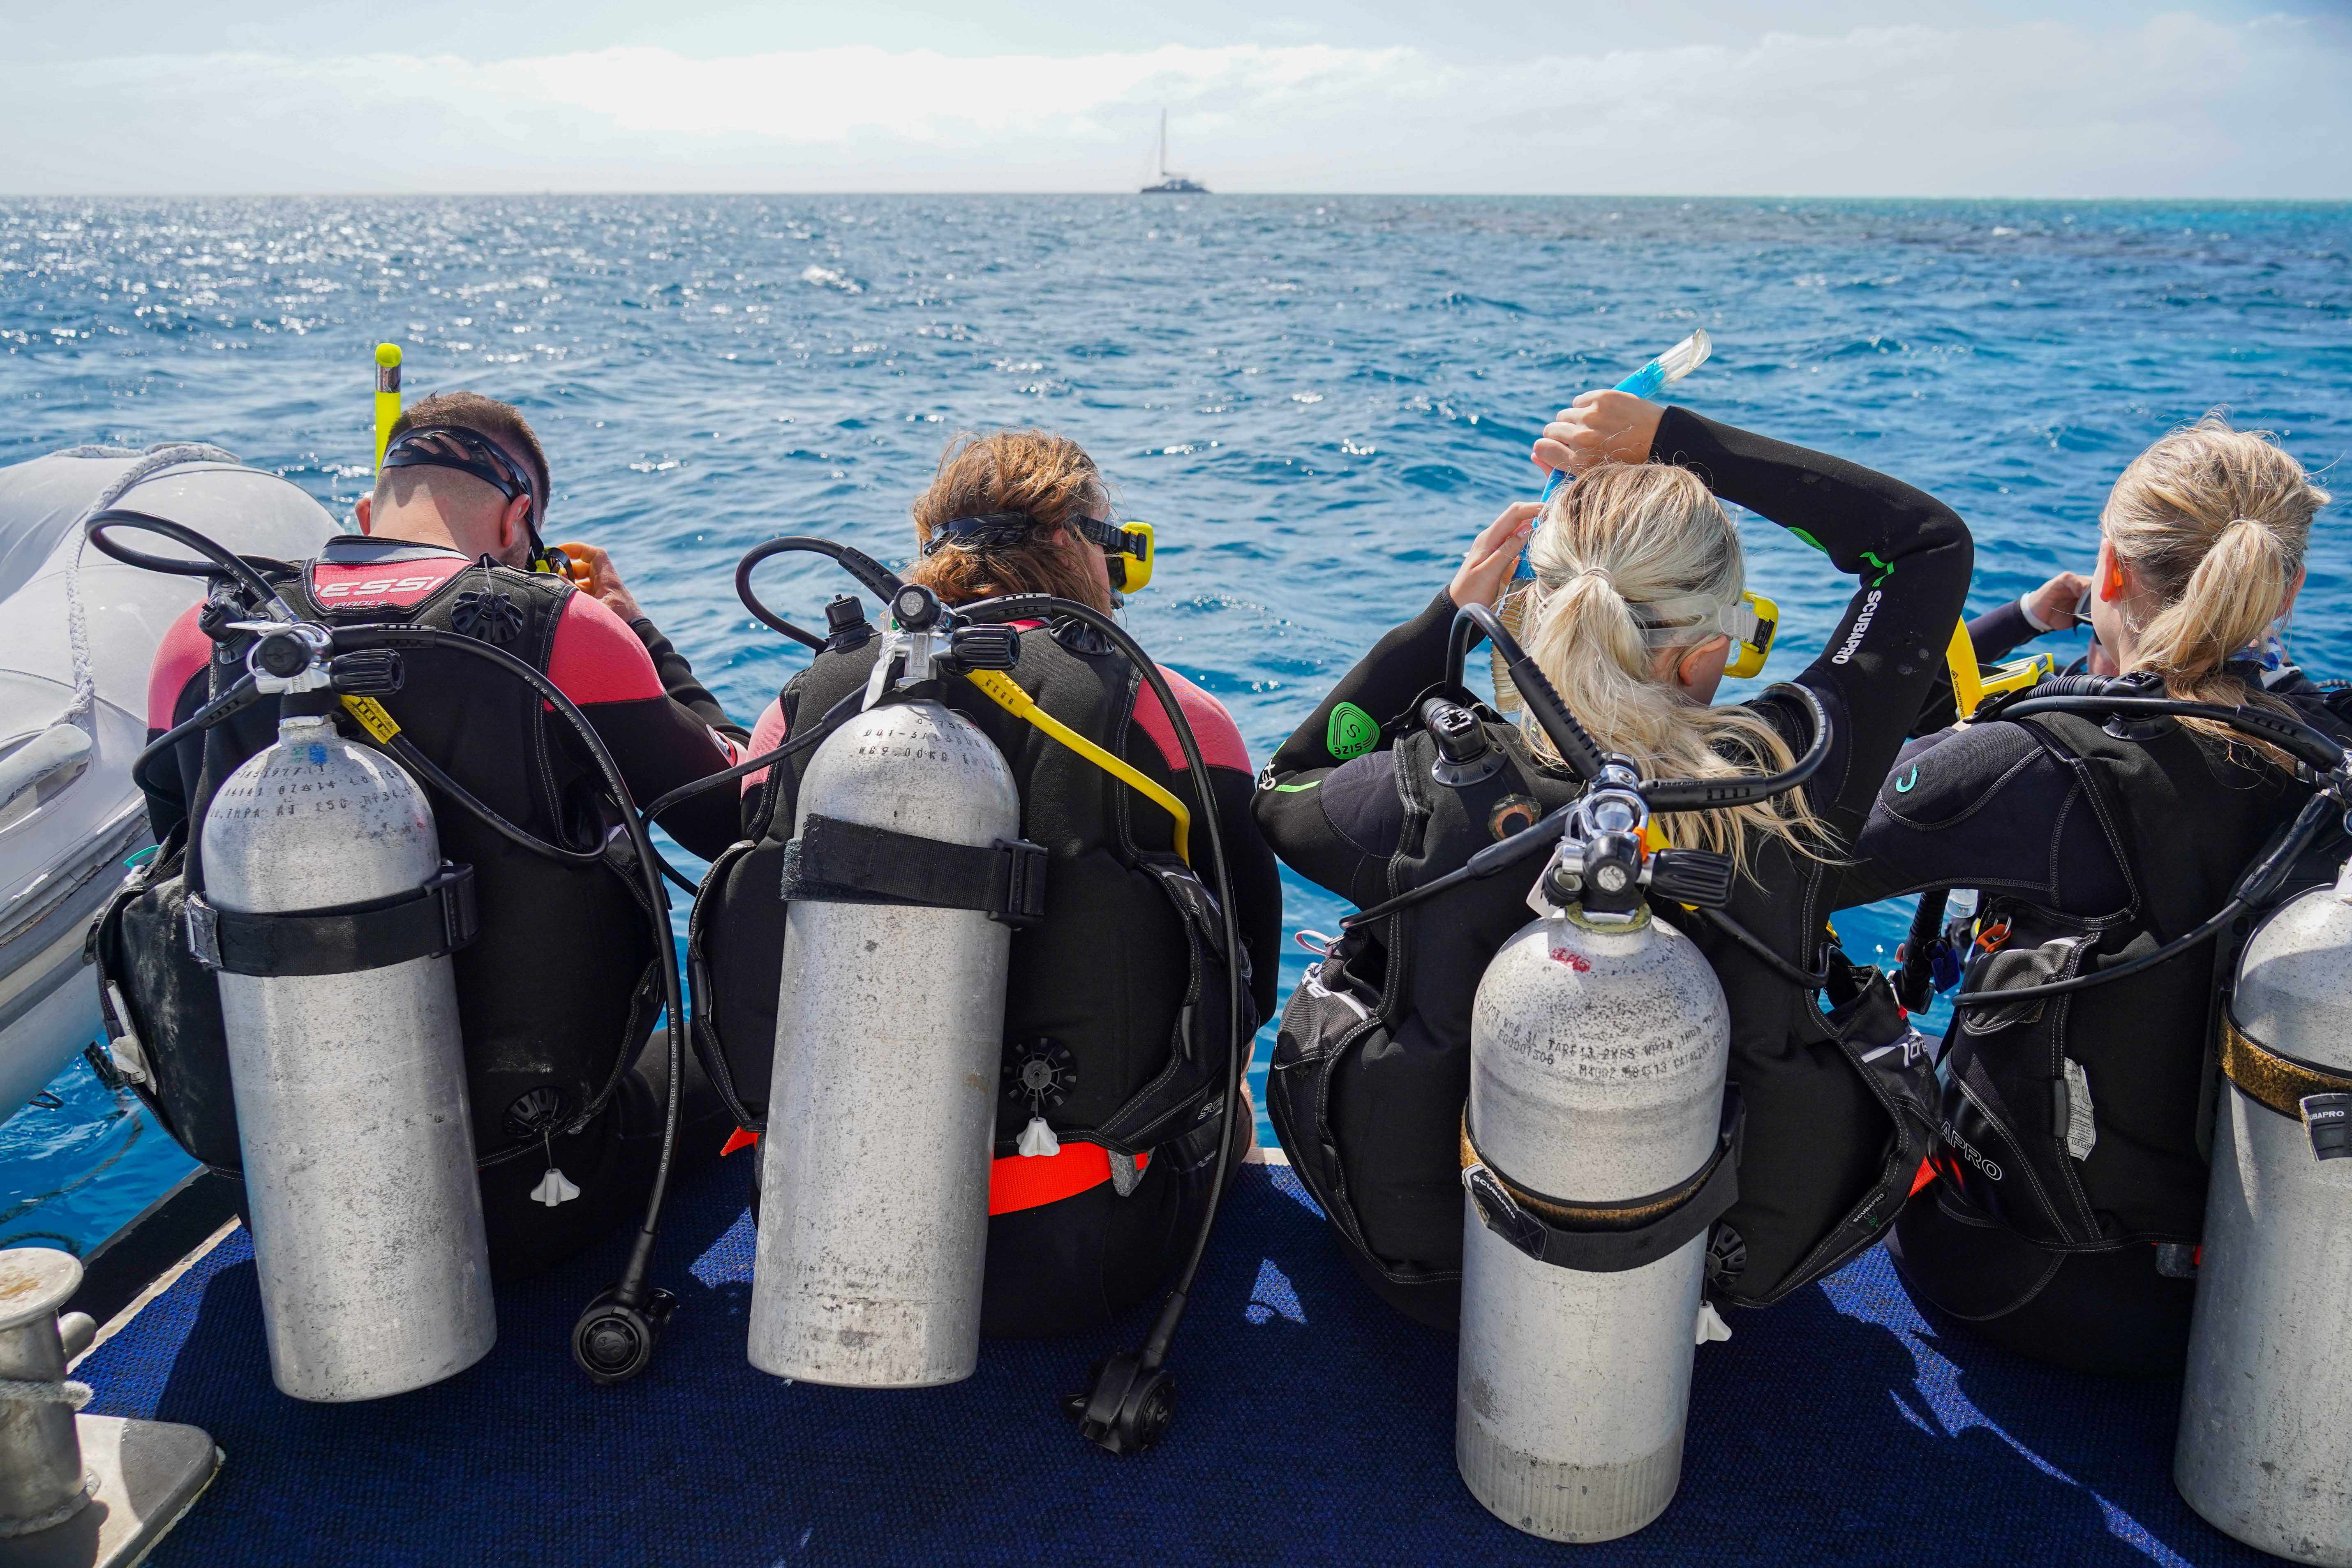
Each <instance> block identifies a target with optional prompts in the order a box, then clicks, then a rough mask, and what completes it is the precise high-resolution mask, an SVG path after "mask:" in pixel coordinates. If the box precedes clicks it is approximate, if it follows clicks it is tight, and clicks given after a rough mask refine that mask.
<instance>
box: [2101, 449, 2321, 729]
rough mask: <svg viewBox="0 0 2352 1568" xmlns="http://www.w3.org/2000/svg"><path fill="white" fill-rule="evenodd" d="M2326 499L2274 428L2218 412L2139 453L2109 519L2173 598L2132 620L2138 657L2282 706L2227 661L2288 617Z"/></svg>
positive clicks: (2215, 687) (2119, 541) (2193, 695)
mask: <svg viewBox="0 0 2352 1568" xmlns="http://www.w3.org/2000/svg"><path fill="white" fill-rule="evenodd" d="M2328 499H2329V498H2328V494H2327V492H2326V490H2323V489H2320V488H2319V487H2318V486H2316V485H2315V484H2313V483H2312V482H2311V476H2310V475H2308V474H2306V473H2305V472H2304V468H2303V465H2302V464H2301V463H2298V462H2296V461H2295V460H2294V458H2291V457H2289V456H2288V455H2287V454H2286V453H2284V452H2283V451H2281V450H2280V449H2279V448H2278V447H2277V445H2276V444H2275V442H2274V440H2273V437H2271V435H2270V433H2269V432H2267V431H2262V430H2238V429H2233V428H2231V425H2230V422H2229V421H2228V420H2227V419H2224V418H2223V417H2221V415H2219V414H2218V413H2217V414H2209V415H2207V416H2205V417H2204V418H2202V419H2200V420H2199V421H2198V422H2197V423H2196V424H2194V425H2191V426H2188V427H2187V428H2185V429H2180V430H2175V431H2174V432H2172V434H2170V435H2169V436H2167V437H2164V438H2163V439H2162V440H2159V441H2158V442H2157V443H2156V444H2155V445H2154V446H2152V447H2149V448H2148V449H2147V451H2145V452H2142V453H2141V454H2140V455H2139V456H2138V457H2137V458H2134V459H2132V464H2131V467H2129V468H2126V469H2125V470H2124V472H2123V477H2122V478H2121V479H2117V480H2116V488H2115V490H2114V492H2113V493H2112V494H2110V495H2109V496H2108V498H2107V505H2106V510H2105V511H2104V512H2102V513H2101V514H2100V518H2099V522H2100V526H2101V527H2102V528H2103V529H2104V530H2105V532H2106V536H2107V540H2108V542H2109V543H2110V544H2112V545H2113V546H2114V547H2115V552H2116V556H2117V557H2118V558H2120V559H2121V560H2122V561H2123V562H2124V563H2125V564H2126V565H2128V566H2129V567H2130V568H2131V569H2132V570H2133V572H2135V573H2136V574H2138V576H2139V577H2140V579H2141V581H2142V582H2144V583H2145V584H2147V588H2148V591H2149V592H2150V593H2152V594H2154V595H2156V596H2157V597H2158V599H2160V600H2162V601H2163V605H2164V607H2163V608H2162V609H2161V610H2158V612H2157V613H2156V614H2155V615H2153V616H2149V617H2148V621H2147V625H2146V626H2137V627H2134V628H2133V630H2134V633H2135V638H2134V643H2133V647H2132V658H2131V667H2132V668H2133V669H2136V670H2142V669H2144V670H2153V671H2154V672H2156V673H2157V674H2158V675H2161V676H2162V677H2163V678H2164V688H2165V690H2166V691H2167V692H2168V693H2169V694H2170V695H2172V696H2174V697H2178V698H2183V699H2186V700H2191V701H2198V702H2218V703H2223V704H2227V705H2229V706H2232V707H2234V706H2237V705H2239V704H2241V703H2244V702H2247V701H2253V702H2256V703H2258V704H2259V705H2261V706H2263V707H2268V708H2283V707H2284V704H2282V703H2280V702H2279V701H2277V700H2275V699H2272V698H2269V697H2267V696H2265V695H2264V694H2263V693H2261V692H2259V691H2256V692H2249V691H2248V690H2247V689H2246V688H2245V686H2244V685H2243V683H2242V682H2241V681H2239V680H2238V679H2237V678H2236V677H2235V676H2232V675H2230V674H2228V673H2227V672H2226V671H2225V670H2224V669H2223V668H2222V667H2223V665H2224V664H2225V663H2226V662H2227V661H2228V660H2229V659H2230V658H2232V657H2233V656H2235V655H2236V653H2237V652H2238V650H2239V649H2241V648H2242V647H2246V646H2247V645H2248V644H2249V643H2252V642H2254V641H2255V640H2256V639H2258V638H2259V637H2262V635H2263V631H2264V630H2265V629H2266V628H2267V627H2268V626H2270V624H2271V623H2272V622H2273V620H2275V619H2277V618H2278V613H2279V605H2280V603H2281V602H2282V601H2283V600H2284V599H2285V597H2286V595H2287V591H2288V590H2289V589H2290V588H2292V587H2294V584H2295V580H2296V576H2297V574H2299V573H2301V572H2302V570H2303V558H2304V549H2305V545H2306V544H2307V543H2308V542H2309V541H2310V538H2311V520H2312V518H2313V516H2314V515H2315V513H2316V512H2317V511H2318V510H2319V509H2320V508H2321V507H2323V506H2326V504H2327V502H2328ZM2189 722H2190V723H2192V724H2194V725H2195V726H2196V727H2197V728H2199V729H2201V730H2206V731H2209V732H2210V733H2212V734H2214V735H2215V736H2217V737H2218V738H2221V739H2224V740H2230V741H2232V742H2235V741H2236V740H2238V739H2240V737H2239V736H2238V735H2237V733H2236V731H2225V730H2223V729H2221V728H2220V727H2218V726H2213V725H2208V724H2206V723H2205V722H2204V721H2200V720H2192V721H2189ZM2262 750H2263V752H2265V753H2266V754H2268V755H2270V756H2272V757H2273V758H2280V757H2281V753H2279V752H2273V751H2272V750H2271V748H2269V747H2267V746H2264V747H2263V748H2262ZM2282 760H2283V759H2282Z"/></svg>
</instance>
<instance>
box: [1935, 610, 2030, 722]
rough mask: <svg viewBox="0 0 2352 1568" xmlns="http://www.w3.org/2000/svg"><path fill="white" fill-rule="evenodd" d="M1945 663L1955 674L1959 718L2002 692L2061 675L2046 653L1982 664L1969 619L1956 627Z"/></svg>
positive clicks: (1954, 699)
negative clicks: (2003, 661)
mask: <svg viewBox="0 0 2352 1568" xmlns="http://www.w3.org/2000/svg"><path fill="white" fill-rule="evenodd" d="M1944 662H1945V664H1947V665H1948V666H1949V667H1950V668H1951V671H1952V710H1953V712H1954V714H1955V716H1956V717H1957V718H1958V719H1968V718H1970V717H1973V716H1974V714H1975V713H1976V710H1978V709H1979V708H1981V707H1983V706H1984V704H1985V702H1986V701H1987V700H1990V699H1991V698H1995V697H1999V696H2000V695H2001V694H2002V693H2003V692H2009V691H2022V690H2024V689H2026V688H2027V687H2030V686H2039V685H2040V684H2042V682H2043V681H2045V680H2047V679H2050V678H2051V677H2052V676H2053V675H2055V674H2057V673H2058V661H2057V660H2056V659H2054V658H2051V657H2050V656H2049V655H2048V654H2046V653H2037V654H2029V655H2028V656H2026V657H2025V658H2013V659H2011V660H2010V661H2009V662H2008V663H2006V664H1996V665H1984V664H1979V663H1978V662H1977V648H1976V644H1975V643H1974V642H1973V641H1971V640H1970V639H1969V623H1968V622H1967V620H1966V619H1962V620H1961V621H1960V622H1959V623H1958V625H1956V626H1953V628H1952V640H1951V641H1950V643H1948V645H1946V647H1945V648H1944Z"/></svg>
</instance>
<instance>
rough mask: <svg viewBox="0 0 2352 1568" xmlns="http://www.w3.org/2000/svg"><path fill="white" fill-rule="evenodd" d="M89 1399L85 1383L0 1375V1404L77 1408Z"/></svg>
mask: <svg viewBox="0 0 2352 1568" xmlns="http://www.w3.org/2000/svg"><path fill="white" fill-rule="evenodd" d="M89 1400H90V1393H89V1384H86V1383H74V1382H70V1381H68V1382H65V1383H51V1382H49V1381H48V1380H47V1379H46V1378H28V1377H0V1405H68V1406H70V1407H72V1408H73V1409H76V1410H79V1409H80V1408H81V1407H82V1406H83V1405H88V1404H89Z"/></svg>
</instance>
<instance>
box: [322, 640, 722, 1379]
mask: <svg viewBox="0 0 2352 1568" xmlns="http://www.w3.org/2000/svg"><path fill="white" fill-rule="evenodd" d="M335 642H336V646H337V647H339V648H347V649H348V648H371V647H388V648H440V649H445V650H447V651H450V652H455V653H463V654H466V655H468V656H470V657H472V658H479V659H482V660H483V661H485V662H486V663H488V664H491V665H493V666H495V667H497V668H499V669H500V670H503V671H504V672H506V673H507V674H509V675H510V676H513V677H514V678H515V679H518V680H520V681H521V682H523V684H525V685H526V686H529V687H530V689H532V690H533V691H535V692H537V693H538V694H539V696H540V698H541V700H543V701H545V702H546V703H547V704H548V706H549V707H550V708H551V709H553V710H555V712H556V713H557V714H559V715H560V716H561V717H562V719H563V720H564V721H565V722H567V723H569V724H570V725H571V726H572V729H573V730H574V731H577V732H578V733H579V735H580V738H581V740H582V741H583V742H584V743H585V744H586V747H587V750H588V754H589V757H590V758H591V760H592V761H593V762H594V763H595V764H596V771H597V772H598V773H600V774H601V775H603V778H604V787H605V789H606V790H607V791H608V792H609V793H610V795H611V796H612V799H613V800H614V803H615V804H616V805H618V806H619V807H620V815H621V826H622V828H623V830H624V831H625V832H626V833H627V835H628V837H629V847H630V848H631V850H633V851H634V852H635V860H636V872H637V876H638V878H639V879H640V880H641V882H642V883H643V886H644V889H645V892H646V911H647V916H648V919H649V921H650V923H651V925H652V928H653V935H654V942H655V951H656V952H658V953H659V954H660V955H661V960H662V962H661V978H662V1009H663V1023H664V1029H663V1034H664V1037H665V1039H666V1043H667V1047H668V1052H669V1085H668V1092H667V1096H666V1103H665V1105H664V1107H663V1116H662V1144H661V1155H660V1158H659V1159H658V1160H657V1161H656V1163H655V1166H654V1183H653V1190H652V1191H651V1192H650V1193H649V1194H646V1217H645V1220H644V1222H643V1223H642V1224H641V1225H639V1226H638V1227H637V1235H636V1238H635V1241H634V1242H633V1243H632V1244H631V1246H630V1248H629V1257H628V1261H627V1263H626V1264H625V1265H624V1266H623V1268H622V1270H621V1278H620V1279H618V1280H617V1281H615V1282H614V1284H612V1285H610V1286H607V1287H606V1288H605V1289H604V1290H603V1291H602V1292H600V1293H599V1294H598V1295H597V1296H596V1298H595V1299H594V1300H592V1301H590V1302H589V1303H588V1308H587V1310H585V1311H584V1312H583V1313H582V1314H581V1315H580V1320H579V1321H578V1322H576V1323H574V1324H573V1325H572V1359H573V1360H575V1361H577V1362H578V1363H580V1368H581V1370H582V1371H583V1372H585V1373H587V1374H588V1375H589V1377H591V1378H592V1379H593V1380H594V1381H595V1382H597V1383H600V1384H614V1383H624V1382H626V1381H627V1380H628V1379H630V1378H633V1377H635V1376H636V1375H637V1374H638V1373H641V1372H643V1371H645V1369H646V1365H647V1363H650V1362H651V1360H652V1359H653V1352H654V1346H655V1344H656V1342H658V1341H659V1340H660V1337H661V1331H662V1329H663V1327H664V1326H665V1325H666V1324H667V1322H668V1321H669V1316H670V1313H671V1312H672V1311H674V1310H676V1309H677V1298H676V1297H674V1296H672V1295H671V1294H670V1293H669V1292H668V1291H667V1290H662V1289H656V1288H655V1287H654V1286H653V1285H652V1283H651V1281H650V1276H651V1274H652V1272H653V1255H654V1242H655V1240H656V1237H657V1236H658V1235H659V1233H660V1229H661V1211H662V1205H663V1203H664V1201H665V1200H666V1199H667V1197H668V1195H669V1180H670V1171H671V1167H672V1166H673V1165H674V1163H676V1159H677V1136H678V1123H679V1120H680V1117H681V1115H682V1114H683V1110H684V1104H685V1100H684V1095H685V1084H686V1004H685V997H684V994H683V992H682V990H681V988H680V986H679V984H678V979H677V943H676V942H675V941H674V940H673V939H672V937H671V935H670V929H669V889H667V888H666V887H665V886H663V884H662V877H661V872H660V870H659V859H660V858H659V857H658V856H657V855H656V853H655V852H654V846H653V840H652V838H651V837H650V836H649V835H648V834H647V832H646V821H645V819H644V818H642V817H640V816H639V815H638V813H637V810H636V807H635V803H634V802H633V801H632V800H631V798H630V795H629V785H628V781H627V780H625V779H624V778H623V777H622V776H621V770H620V766H619V764H618V763H615V762H614V760H613V754H612V752H610V751H608V750H607V749H606V748H605V746H604V741H603V740H602V738H600V737H599V736H598V735H597V733H596V730H595V726H594V725H593V724H591V723H590V722H589V721H588V716H587V715H586V714H584V713H583V712H581V711H580V710H579V708H578V706H577V705H575V704H574V703H573V702H572V699H571V698H569V697H567V696H565V695H564V693H563V689H562V688H561V687H559V686H557V685H556V684H555V682H553V681H552V680H550V679H548V678H547V677H546V676H545V675H544V674H542V673H541V671H539V670H537V669H535V668H532V667H531V666H530V665H529V664H526V663H525V662H523V661H522V660H521V659H520V658H516V657H515V656H514V655H512V654H510V653H509V652H507V651H506V650H505V649H504V648H501V647H496V646H495V645H493V644H490V643H486V642H482V641H479V640H478V639H477V638H474V637H466V636H464V635H463V634H461V633H457V632H445V631H441V630H438V629H437V628H435V627H431V626H350V627H343V628H338V629H337V630H336V632H335ZM411 750H412V751H413V750H414V748H413V747H412V748H411ZM439 771H440V770H438V769H437V768H436V769H435V770H434V772H435V773H439ZM442 776H443V777H445V778H446V774H444V775H442ZM455 798H457V799H459V800H460V802H461V804H466V805H467V806H468V809H472V808H473V806H475V805H478V804H479V803H478V802H475V801H474V800H473V797H472V795H468V794H466V793H465V792H463V791H462V790H461V791H459V792H458V794H457V796H456V797H455ZM485 809H487V808H485ZM493 815H494V814H493ZM485 820H486V821H490V826H494V827H496V826H499V822H502V821H503V819H502V818H500V819H498V820H496V821H491V820H490V818H488V817H486V818H485ZM509 826H511V825H509ZM501 831H503V829H501ZM514 833H515V834H519V835H521V837H522V838H523V839H525V840H528V841H529V842H530V843H536V842H539V841H538V840H536V839H533V838H532V837H531V836H530V835H528V834H523V833H522V830H521V829H520V828H515V829H514ZM526 847H529V845H528V844H526ZM551 847H552V846H551ZM578 853H579V852H578V851H571V852H567V853H566V854H565V855H564V856H563V858H565V859H567V860H568V859H571V858H572V857H573V856H574V855H577V854H578ZM589 858H591V859H601V858H603V856H602V854H601V851H600V852H597V853H594V854H592V855H591V856H590V857H589Z"/></svg>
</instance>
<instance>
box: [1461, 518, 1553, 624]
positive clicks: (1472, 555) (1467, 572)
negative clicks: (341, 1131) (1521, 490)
mask: <svg viewBox="0 0 2352 1568" xmlns="http://www.w3.org/2000/svg"><path fill="white" fill-rule="evenodd" d="M1541 510H1543V507H1542V504H1541V503H1540V502H1538V501H1531V500H1518V501H1513V502H1512V503H1511V504H1510V505H1508V506H1507V507H1505V508H1504V509H1503V515H1502V516H1500V517H1498V518H1496V520H1495V521H1492V522H1490V523H1488V524H1487V525H1486V530H1485V531H1483V532H1481V533H1480V534H1479V535H1478V537H1477V538H1476V539H1475V541H1473V542H1471V545H1470V552H1469V553H1468V554H1466V555H1465V556H1463V557H1462V568H1461V570H1460V571H1458V572H1456V573H1454V581H1453V583H1452V584H1449V585H1448V586H1447V588H1446V590H1445V596H1446V597H1447V598H1449V599H1452V600H1453V601H1454V608H1455V609H1457V610H1458V609H1460V608H1461V607H1462V606H1463V605H1492V604H1493V603H1495V601H1496V600H1497V599H1500V598H1501V597H1502V596H1503V584H1506V583H1507V582H1509V581H1510V579H1511V568H1512V567H1514V566H1516V565H1517V564H1518V563H1519V552H1520V551H1522V550H1525V549H1526V548H1527V547H1528V535H1530V534H1532V533H1533V532H1535V530H1536V513H1537V512H1538V511H1541Z"/></svg>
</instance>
